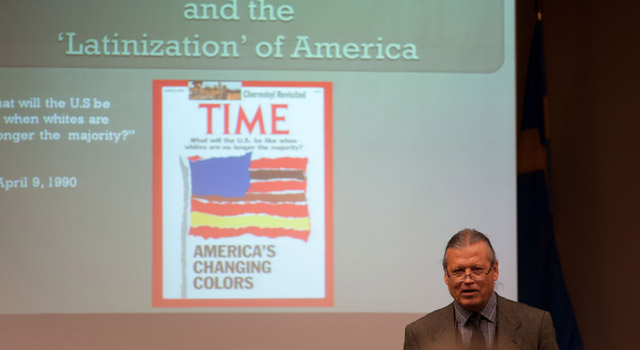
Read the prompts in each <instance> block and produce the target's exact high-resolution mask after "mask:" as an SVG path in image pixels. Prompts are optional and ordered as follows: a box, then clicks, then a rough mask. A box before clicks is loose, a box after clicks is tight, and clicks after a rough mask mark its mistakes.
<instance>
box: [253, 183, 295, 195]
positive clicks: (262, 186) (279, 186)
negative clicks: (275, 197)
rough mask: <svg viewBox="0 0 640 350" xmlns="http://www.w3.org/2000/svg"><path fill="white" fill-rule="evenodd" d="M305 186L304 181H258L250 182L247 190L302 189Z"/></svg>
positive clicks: (255, 191)
mask: <svg viewBox="0 0 640 350" xmlns="http://www.w3.org/2000/svg"><path fill="white" fill-rule="evenodd" d="M306 188H307V183H306V181H258V182H252V183H251V185H250V186H249V190H248V191H247V192H248V193H263V192H278V191H304V190H305V189H306Z"/></svg>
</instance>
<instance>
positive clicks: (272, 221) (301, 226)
mask: <svg viewBox="0 0 640 350" xmlns="http://www.w3.org/2000/svg"><path fill="white" fill-rule="evenodd" d="M191 226H195V227H198V226H211V227H220V228H242V227H247V226H256V227H260V228H288V229H292V230H309V227H310V225H309V218H281V217H277V216H270V215H242V216H216V215H209V214H203V213H198V212H193V213H191Z"/></svg>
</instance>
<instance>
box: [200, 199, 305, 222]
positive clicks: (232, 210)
mask: <svg viewBox="0 0 640 350" xmlns="http://www.w3.org/2000/svg"><path fill="white" fill-rule="evenodd" d="M191 211H195V212H200V213H205V214H211V215H221V216H232V215H242V214H269V215H276V216H281V217H291V218H302V217H308V216H309V209H308V208H307V205H306V204H304V205H295V204H269V203H249V204H232V203H226V204H220V203H210V202H206V203H205V202H201V201H198V200H191Z"/></svg>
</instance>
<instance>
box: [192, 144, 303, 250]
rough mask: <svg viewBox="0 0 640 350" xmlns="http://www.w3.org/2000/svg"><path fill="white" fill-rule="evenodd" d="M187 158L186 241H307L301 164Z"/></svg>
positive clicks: (294, 161)
mask: <svg viewBox="0 0 640 350" xmlns="http://www.w3.org/2000/svg"><path fill="white" fill-rule="evenodd" d="M251 155H252V154H251V153H247V154H245V155H243V156H238V157H223V158H207V159H204V158H201V157H199V156H196V157H191V158H189V165H190V171H191V227H190V230H189V234H190V235H194V236H201V237H205V238H223V237H234V236H240V235H243V234H253V235H256V236H263V237H271V238H276V237H292V238H296V239H301V240H303V241H305V242H306V241H307V240H308V238H309V233H310V220H309V209H308V205H307V198H306V187H307V178H306V169H307V163H308V159H307V158H293V157H281V158H260V159H254V160H252V159H251Z"/></svg>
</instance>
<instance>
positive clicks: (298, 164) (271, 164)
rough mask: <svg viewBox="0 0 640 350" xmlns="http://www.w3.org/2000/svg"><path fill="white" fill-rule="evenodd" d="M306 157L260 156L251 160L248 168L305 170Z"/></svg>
mask: <svg viewBox="0 0 640 350" xmlns="http://www.w3.org/2000/svg"><path fill="white" fill-rule="evenodd" d="M308 162H309V160H308V159H307V158H291V157H282V158H260V159H256V160H253V161H251V165H250V166H249V169H298V170H306V169H307V163H308Z"/></svg>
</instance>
